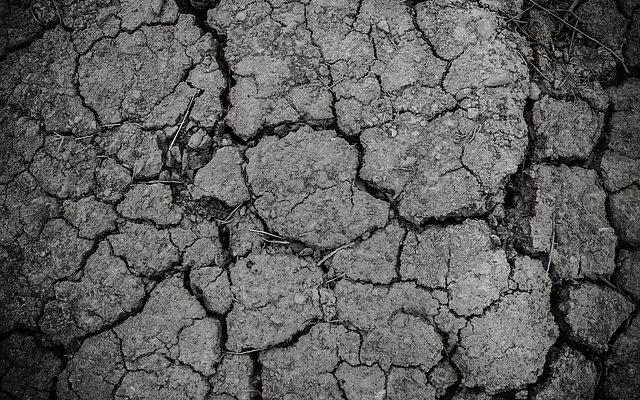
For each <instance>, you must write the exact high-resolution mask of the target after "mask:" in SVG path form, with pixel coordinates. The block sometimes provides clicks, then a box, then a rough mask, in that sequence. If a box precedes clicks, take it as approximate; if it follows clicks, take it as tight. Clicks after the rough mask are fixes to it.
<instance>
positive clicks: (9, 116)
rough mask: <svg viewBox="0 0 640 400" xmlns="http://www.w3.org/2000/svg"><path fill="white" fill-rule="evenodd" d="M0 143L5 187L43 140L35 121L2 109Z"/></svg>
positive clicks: (0, 178)
mask: <svg viewBox="0 0 640 400" xmlns="http://www.w3.org/2000/svg"><path fill="white" fill-rule="evenodd" d="M0 7H2V6H0ZM0 29H1V28H0ZM0 141H1V142H2V143H3V145H2V146H0V160H3V162H2V163H0V184H2V185H5V184H7V183H9V182H11V181H12V180H13V179H14V178H15V177H16V176H17V175H18V174H20V173H21V172H22V171H24V170H25V169H26V168H27V165H28V164H29V163H30V162H31V160H32V159H33V156H34V154H35V153H36V151H37V150H38V149H39V148H40V146H42V141H43V138H42V136H41V133H40V126H39V124H38V123H37V122H36V121H35V120H33V119H31V118H29V117H20V116H19V114H17V113H13V112H10V111H9V110H8V109H7V108H4V109H0Z"/></svg>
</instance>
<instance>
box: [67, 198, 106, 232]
mask: <svg viewBox="0 0 640 400" xmlns="http://www.w3.org/2000/svg"><path fill="white" fill-rule="evenodd" d="M64 216H65V219H66V220H67V221H69V222H70V223H71V224H72V225H73V226H75V227H76V228H78V235H79V236H80V237H82V238H85V239H96V238H98V237H99V236H102V235H104V234H105V233H108V232H112V231H114V230H115V229H116V219H117V218H118V215H117V214H116V212H115V210H114V209H113V206H111V205H109V204H105V203H102V202H100V201H97V200H96V199H94V198H92V197H85V198H83V199H81V200H78V201H71V200H67V201H65V202H64Z"/></svg>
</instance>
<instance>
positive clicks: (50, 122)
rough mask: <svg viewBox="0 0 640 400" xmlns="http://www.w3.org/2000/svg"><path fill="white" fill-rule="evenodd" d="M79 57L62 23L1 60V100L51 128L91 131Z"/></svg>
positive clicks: (55, 129)
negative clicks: (79, 88)
mask: <svg viewBox="0 0 640 400" xmlns="http://www.w3.org/2000/svg"><path fill="white" fill-rule="evenodd" d="M5 4H6V3H5ZM0 40H2V39H0ZM76 57H77V54H76V52H75V50H74V48H73V44H72V43H71V38H70V34H69V33H67V32H65V31H64V30H63V29H62V28H61V27H57V28H55V29H51V30H48V31H46V32H45V33H44V35H43V36H42V38H40V39H37V40H35V41H34V42H33V43H31V44H30V45H29V46H28V47H27V48H26V49H24V50H23V51H17V52H13V53H11V54H8V55H7V59H6V60H4V61H0V70H2V71H3V79H2V82H0V104H2V105H5V104H6V105H10V106H14V107H16V108H18V109H22V110H24V111H25V112H26V113H28V115H29V116H30V117H32V118H34V119H37V120H41V121H42V122H43V123H44V127H45V128H46V130H47V131H48V132H58V133H62V132H73V133H79V134H83V135H86V134H87V133H89V132H91V131H92V130H93V129H95V128H96V121H95V119H94V117H93V115H92V114H91V112H90V111H89V109H87V108H86V107H85V106H84V105H83V104H82V99H81V98H80V96H78V93H77V89H76V82H75V70H76ZM109 82H111V80H109ZM71 140H73V139H71Z"/></svg>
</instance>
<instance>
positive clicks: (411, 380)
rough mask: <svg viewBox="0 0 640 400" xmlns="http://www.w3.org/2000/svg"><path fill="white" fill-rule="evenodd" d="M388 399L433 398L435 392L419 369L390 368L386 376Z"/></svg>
mask: <svg viewBox="0 0 640 400" xmlns="http://www.w3.org/2000/svg"><path fill="white" fill-rule="evenodd" d="M387 396H388V398H389V400H434V399H435V398H436V393H435V390H434V388H433V386H431V384H429V383H428V382H427V377H426V376H425V374H424V372H422V371H421V370H419V369H409V368H397V367H393V368H391V372H390V373H389V376H388V377H387Z"/></svg>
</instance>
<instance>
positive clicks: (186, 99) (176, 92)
mask: <svg viewBox="0 0 640 400" xmlns="http://www.w3.org/2000/svg"><path fill="white" fill-rule="evenodd" d="M193 19H194V17H193V16H190V15H186V14H183V15H180V17H179V20H178V22H177V24H176V25H175V26H143V27H142V28H140V29H139V30H136V31H135V32H133V33H129V32H121V33H119V34H118V35H117V36H116V37H115V38H105V39H104V40H101V41H98V42H97V43H96V44H95V45H94V46H93V48H92V49H91V51H89V52H87V53H86V54H83V55H82V56H80V60H79V67H78V80H79V82H80V92H81V93H82V95H83V97H84V99H85V100H86V102H87V104H89V105H90V106H91V107H92V108H93V109H95V110H96V112H97V114H98V117H99V118H100V121H101V122H102V123H103V124H114V123H119V122H121V121H123V120H132V121H136V120H137V121H140V122H144V126H145V127H146V128H160V127H163V126H167V125H171V124H174V123H175V122H176V121H177V120H178V118H179V117H180V113H182V112H184V110H185V109H186V108H187V106H188V105H189V104H190V99H191V98H193V97H194V96H193V95H194V93H195V91H196V89H190V88H188V87H187V86H186V85H182V86H181V87H179V88H178V89H176V87H177V86H178V83H179V82H181V81H182V80H183V79H184V78H183V75H184V74H186V73H188V72H192V73H194V74H200V76H193V77H192V76H191V75H190V74H189V80H190V81H191V82H192V83H193V84H194V86H197V87H199V86H201V85H204V86H206V87H202V89H205V93H209V91H210V92H214V93H209V95H208V96H204V97H203V96H200V98H199V99H198V100H197V101H195V103H194V107H196V106H198V107H201V106H202V105H201V104H199V103H200V102H201V101H202V100H200V99H203V100H205V101H212V102H214V103H215V102H217V101H219V100H218V99H217V96H218V95H219V91H218V90H219V89H220V88H219V85H218V83H217V80H218V79H217V78H218V76H217V75H218V74H219V71H218V70H217V68H215V69H212V70H208V69H206V68H198V67H196V64H198V63H200V62H202V63H204V64H206V65H210V64H211V63H212V62H213V63H215V60H212V54H211V50H210V49H211V47H210V46H212V44H213V43H212V42H211V40H212V39H211V37H210V35H208V34H206V35H202V32H201V31H200V30H199V29H198V28H197V27H196V26H195V24H194V21H193ZM111 77H113V78H111ZM208 78H211V79H208ZM211 81H213V87H210V86H209V85H208V84H209V83H212V82H211ZM181 89H182V90H181ZM196 114H197V113H196ZM214 114H215V113H214Z"/></svg>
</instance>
